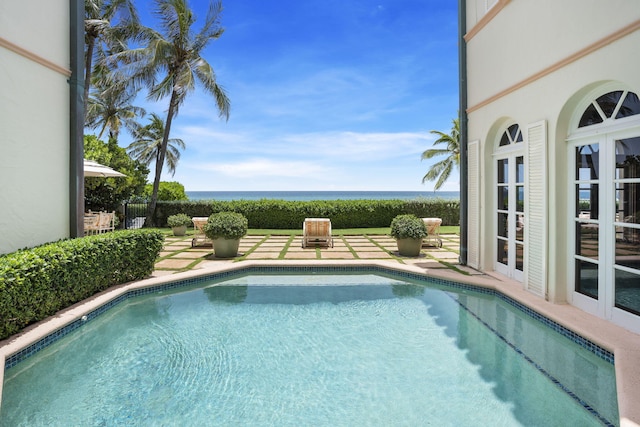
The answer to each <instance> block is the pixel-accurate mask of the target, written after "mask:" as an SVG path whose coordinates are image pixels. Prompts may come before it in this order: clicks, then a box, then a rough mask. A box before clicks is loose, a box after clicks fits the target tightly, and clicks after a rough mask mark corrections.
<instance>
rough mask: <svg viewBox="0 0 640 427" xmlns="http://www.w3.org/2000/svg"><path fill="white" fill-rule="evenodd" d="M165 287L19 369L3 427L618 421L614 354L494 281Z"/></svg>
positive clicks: (235, 282)
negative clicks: (563, 328)
mask: <svg viewBox="0 0 640 427" xmlns="http://www.w3.org/2000/svg"><path fill="white" fill-rule="evenodd" d="M171 288H172V287H171V286H167V287H165V288H163V290H162V291H160V292H157V291H158V290H157V289H155V290H154V289H152V290H147V291H145V292H141V293H148V295H145V296H135V297H132V298H129V297H127V298H123V299H122V300H121V301H115V302H114V303H113V304H110V307H111V309H109V310H108V311H105V310H100V312H99V313H97V314H95V315H93V314H92V315H90V316H89V320H91V321H87V322H85V323H84V324H83V325H82V326H81V327H78V328H76V329H75V330H74V331H72V332H69V333H68V334H66V335H65V336H64V337H63V338H61V339H59V340H57V341H56V342H55V343H54V344H52V345H50V346H48V347H46V348H45V349H44V350H41V351H39V352H37V353H36V354H35V355H34V356H31V357H28V358H25V359H24V360H21V361H19V362H17V363H15V364H13V367H11V368H10V369H8V370H7V371H6V373H5V381H4V390H3V402H2V407H1V408H0V424H5V423H8V424H11V425H19V424H20V423H23V424H24V425H55V424H67V425H68V424H106V425H119V424H131V423H132V422H135V423H138V424H161V423H165V424H173V423H174V422H175V423H177V422H180V423H182V424H185V425H198V424H208V423H210V422H211V421H215V423H216V424H222V425H228V424H253V425H256V424H258V425H293V424H296V425H299V424H306V425H310V424H313V425H362V424H376V425H390V424H397V423H398V422H401V423H402V424H404V425H424V424H425V422H426V421H428V422H430V423H432V424H433V425H448V424H449V425H465V424H466V425H554V423H557V425H571V424H574V425H601V424H602V423H603V422H605V423H606V422H607V421H608V422H611V423H617V417H618V415H617V406H616V394H615V376H614V373H613V365H612V363H610V362H608V361H606V360H603V358H602V357H599V356H597V355H595V354H594V353H593V352H591V351H587V350H586V349H584V348H583V347H581V346H579V345H578V344H576V343H575V342H574V341H572V340H569V339H567V338H566V337H565V336H563V335H561V334H559V333H557V332H554V331H552V330H550V329H549V328H548V327H547V326H546V325H544V324H543V323H541V322H539V321H538V320H536V319H534V318H533V317H532V316H531V315H530V314H531V313H526V312H523V311H521V310H519V309H518V308H515V307H514V304H513V303H512V302H511V301H509V300H508V299H505V298H500V297H498V296H495V295H494V294H493V293H491V292H479V291H476V290H475V289H472V288H471V287H464V286H461V287H453V288H452V287H451V286H446V285H445V286H442V285H438V284H436V283H434V282H424V281H416V280H413V279H408V278H406V277H400V278H398V277H393V276H391V277H389V276H388V275H380V274H364V273H363V272H360V273H359V274H357V275H352V274H340V275H333V274H321V275H319V274H315V275H288V274H287V275H281V274H278V275H273V274H268V275H255V274H254V275H248V276H238V275H235V276H234V275H230V276H228V277H221V278H217V279H216V281H215V283H207V282H202V283H198V284H195V285H191V287H184V284H183V286H182V287H178V289H171ZM98 314H100V315H98ZM8 363H13V361H11V360H8ZM52 390H55V392H52ZM585 406H591V407H593V408H594V409H593V410H592V411H591V412H590V411H588V410H586V409H585ZM593 413H596V416H594V415H593ZM159 417H162V418H159Z"/></svg>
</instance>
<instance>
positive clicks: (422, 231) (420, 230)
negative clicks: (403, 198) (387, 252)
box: [391, 214, 428, 239]
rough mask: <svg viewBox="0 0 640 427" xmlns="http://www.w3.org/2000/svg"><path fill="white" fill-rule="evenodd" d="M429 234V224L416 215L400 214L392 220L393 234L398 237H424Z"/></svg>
mask: <svg viewBox="0 0 640 427" xmlns="http://www.w3.org/2000/svg"><path fill="white" fill-rule="evenodd" d="M427 234H428V233H427V225H426V224H425V223H424V221H423V220H422V219H420V218H418V217H417V216H415V215H412V214H404V215H398V216H397V217H395V218H394V219H393V221H391V236H392V237H395V238H396V239H424V238H425V237H427Z"/></svg>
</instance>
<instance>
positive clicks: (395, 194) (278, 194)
mask: <svg viewBox="0 0 640 427" xmlns="http://www.w3.org/2000/svg"><path fill="white" fill-rule="evenodd" d="M186 193H187V197H189V200H221V201H231V200H261V199H275V200H290V201H309V200H362V199H366V200H391V199H393V200H395V199H400V200H413V199H446V200H460V192H459V191H435V192H434V191H186Z"/></svg>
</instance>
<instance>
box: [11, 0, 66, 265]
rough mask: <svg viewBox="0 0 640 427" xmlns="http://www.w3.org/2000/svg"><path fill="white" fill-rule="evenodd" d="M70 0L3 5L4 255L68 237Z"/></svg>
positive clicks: (14, 2) (13, 2)
mask: <svg viewBox="0 0 640 427" xmlns="http://www.w3.org/2000/svg"><path fill="white" fill-rule="evenodd" d="M69 64H70V58H69V2H68V0H46V1H44V0H42V1H36V2H17V1H9V0H1V1H0V82H2V90H0V129H1V132H0V254H2V253H8V252H12V251H14V250H16V249H20V248H24V247H30V246H35V245H38V244H41V243H45V242H50V241H55V240H58V239H60V238H65V237H69V235H70V232H69V193H70V191H69V155H70V154H69V153H70V148H69V145H70V143H69V139H70V137H69V85H68V83H67V79H68V78H69V75H70V72H69V71H68V69H69Z"/></svg>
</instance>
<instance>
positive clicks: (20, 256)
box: [0, 230, 164, 339]
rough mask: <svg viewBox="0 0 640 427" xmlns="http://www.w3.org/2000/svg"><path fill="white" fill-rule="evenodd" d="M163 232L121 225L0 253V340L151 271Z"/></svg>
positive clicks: (160, 246)
mask: <svg viewBox="0 0 640 427" xmlns="http://www.w3.org/2000/svg"><path fill="white" fill-rule="evenodd" d="M163 240H164V236H163V234H162V233H161V232H160V231H157V230H121V231H115V232H111V233H105V234H99V235H95V236H87V237H83V238H79V239H70V240H61V241H59V242H55V243H49V244H45V245H42V246H38V247H35V248H31V249H23V250H20V251H17V252H13V253H10V254H7V255H4V256H1V257H0V339H4V338H6V337H8V336H10V335H12V334H15V333H17V332H18V331H20V330H21V329H23V328H24V327H25V326H27V325H29V324H31V323H34V322H37V321H39V320H42V319H44V318H46V317H47V316H51V315H53V314H55V313H56V312H57V311H59V310H62V309H64V308H66V307H69V306H71V305H73V304H75V303H76V302H79V301H82V300H83V299H85V298H88V297H90V296H92V295H94V294H96V293H98V292H100V291H103V290H105V289H107V288H108V287H110V286H113V285H117V284H120V283H126V282H129V281H132V280H139V279H142V278H144V277H147V276H149V275H150V274H151V272H152V271H153V266H154V263H155V260H156V259H157V257H158V254H159V253H160V250H161V249H162V244H163Z"/></svg>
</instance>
